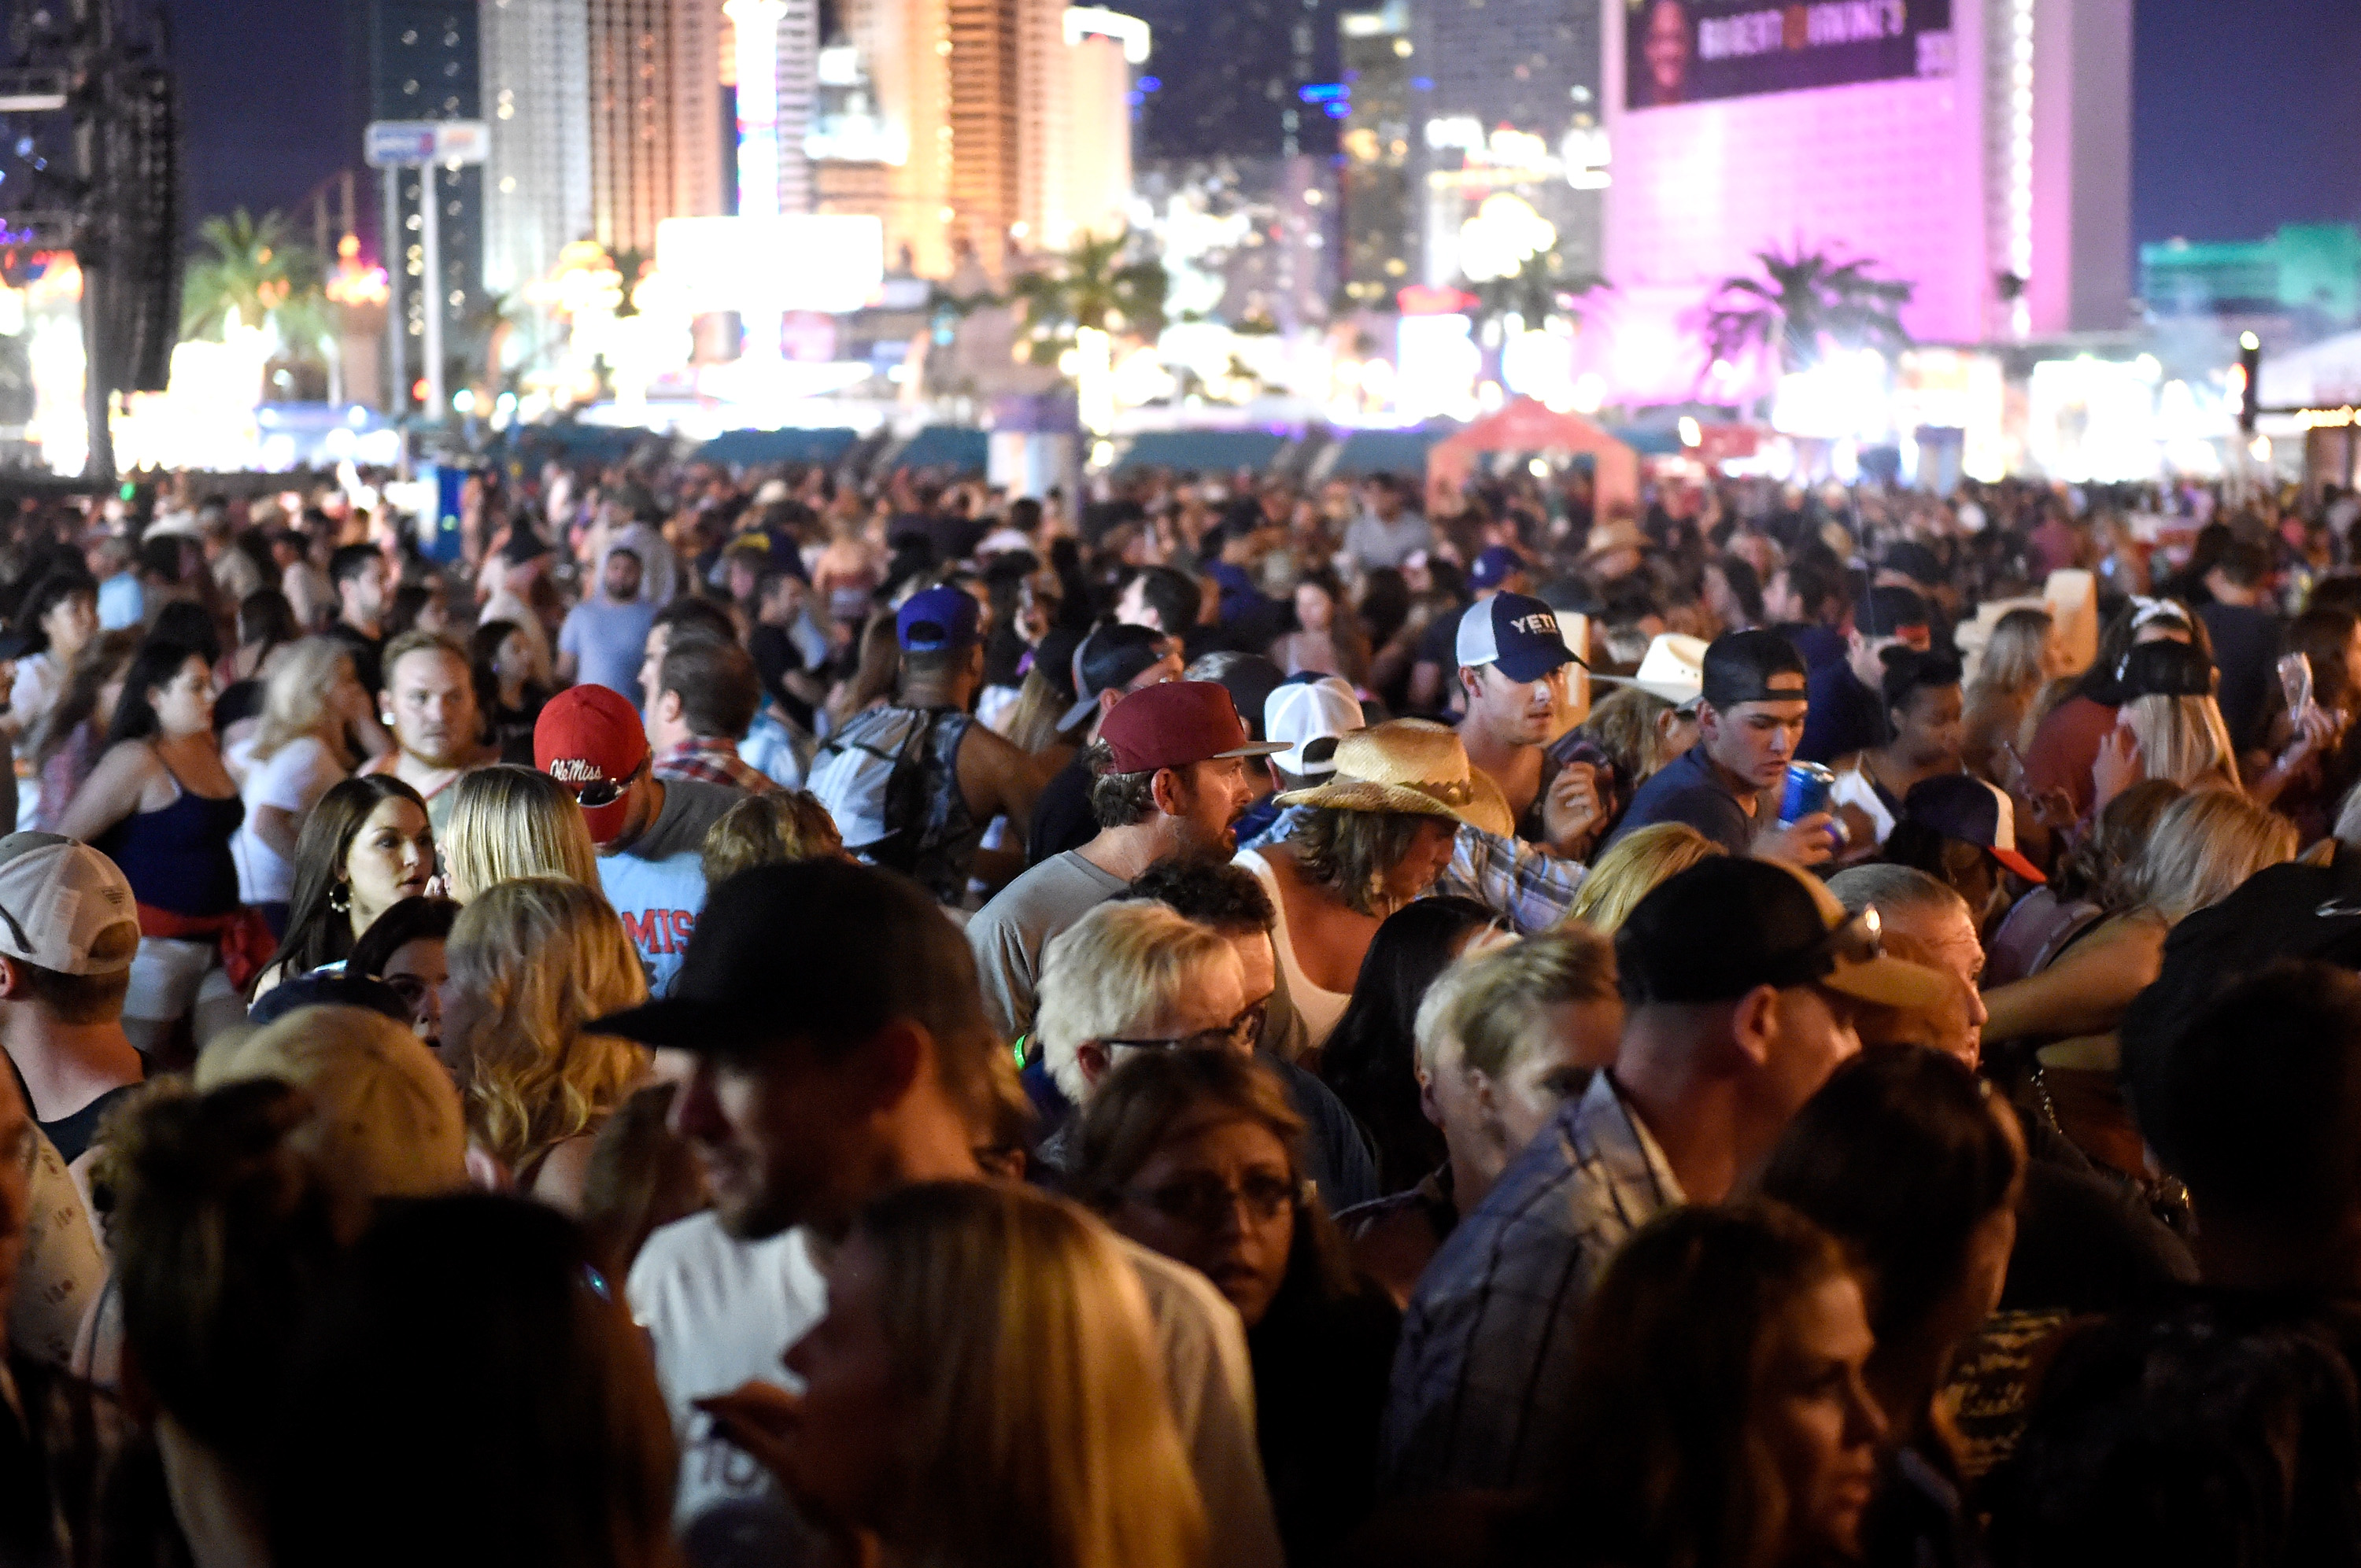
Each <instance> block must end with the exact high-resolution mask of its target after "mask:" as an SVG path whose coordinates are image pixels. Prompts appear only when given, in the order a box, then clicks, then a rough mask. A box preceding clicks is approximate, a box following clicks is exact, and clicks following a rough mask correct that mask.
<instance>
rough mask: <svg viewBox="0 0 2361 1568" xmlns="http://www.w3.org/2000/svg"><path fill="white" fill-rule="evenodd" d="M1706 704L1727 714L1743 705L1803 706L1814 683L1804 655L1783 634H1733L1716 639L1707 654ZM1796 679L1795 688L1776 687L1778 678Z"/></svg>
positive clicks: (1766, 631) (1758, 631) (1708, 648)
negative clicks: (1783, 704) (1811, 680)
mask: <svg viewBox="0 0 2361 1568" xmlns="http://www.w3.org/2000/svg"><path fill="white" fill-rule="evenodd" d="M1702 674H1703V678H1704V691H1703V693H1702V695H1703V696H1704V697H1705V700H1706V701H1708V702H1709V703H1711V704H1712V705H1713V706H1714V707H1715V708H1716V709H1718V710H1719V711H1721V712H1724V713H1727V712H1729V711H1730V709H1731V708H1733V707H1737V706H1738V705H1739V704H1740V703H1741V702H1801V701H1803V700H1804V688H1805V685H1806V683H1808V681H1809V680H1810V678H1811V676H1810V672H1809V671H1808V670H1806V668H1805V665H1804V655H1803V654H1801V653H1800V652H1796V650H1795V643H1793V642H1791V641H1788V640H1787V638H1786V635H1785V634H1784V633H1783V632H1777V631H1769V630H1754V631H1729V632H1724V633H1723V634H1722V635H1721V636H1719V637H1717V638H1715V639H1714V640H1713V641H1712V642H1710V643H1708V645H1707V647H1706V651H1705V665H1704V669H1703V671H1702ZM1779 675H1794V676H1795V685H1792V686H1788V687H1785V688H1779V687H1774V686H1773V685H1772V684H1771V682H1772V680H1773V677H1775V676H1779Z"/></svg>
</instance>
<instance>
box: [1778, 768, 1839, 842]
mask: <svg viewBox="0 0 2361 1568" xmlns="http://www.w3.org/2000/svg"><path fill="white" fill-rule="evenodd" d="M1836 787H1837V776H1836V774H1834V773H1830V772H1829V771H1828V769H1826V768H1824V767H1822V766H1820V764H1819V763H1817V762H1790V763H1788V764H1787V793H1786V794H1785V795H1783V796H1781V797H1780V801H1779V826H1780V827H1782V828H1786V827H1790V826H1792V825H1794V824H1795V823H1797V822H1800V821H1802V820H1803V819H1804V818H1805V817H1810V816H1812V815H1814V814H1815V813H1817V812H1822V811H1826V810H1827V809H1828V796H1829V795H1830V794H1832V793H1833V792H1834V791H1835V789H1836Z"/></svg>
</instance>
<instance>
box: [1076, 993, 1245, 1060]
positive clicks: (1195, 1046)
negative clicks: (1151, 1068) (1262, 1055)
mask: <svg viewBox="0 0 2361 1568" xmlns="http://www.w3.org/2000/svg"><path fill="white" fill-rule="evenodd" d="M1269 1016H1270V999H1269V998H1268V997H1265V998H1263V1000H1261V1001H1260V1002H1257V1003H1255V1004H1254V1005H1253V1006H1251V1007H1249V1008H1247V1009H1246V1011H1245V1012H1243V1013H1241V1014H1238V1015H1237V1016H1236V1017H1235V1018H1233V1019H1231V1020H1230V1021H1229V1022H1228V1023H1226V1024H1224V1025H1222V1026H1221V1027H1220V1028H1218V1029H1200V1030H1198V1031H1197V1032H1196V1033H1195V1034H1193V1035H1167V1036H1160V1037H1157V1038H1134V1039H1122V1040H1101V1041H1100V1042H1099V1044H1101V1045H1103V1046H1109V1047H1113V1046H1130V1047H1135V1048H1137V1049H1141V1050H1170V1049H1178V1050H1184V1051H1219V1050H1227V1049H1230V1048H1232V1047H1237V1046H1245V1047H1248V1048H1249V1049H1251V1048H1252V1047H1255V1046H1257V1045H1258V1044H1260V1043H1261V1041H1262V1029H1263V1024H1264V1022H1265V1021H1266V1020H1267V1019H1268V1017H1269Z"/></svg>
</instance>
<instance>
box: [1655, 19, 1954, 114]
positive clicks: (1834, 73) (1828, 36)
mask: <svg viewBox="0 0 2361 1568" xmlns="http://www.w3.org/2000/svg"><path fill="white" fill-rule="evenodd" d="M1623 33H1624V71H1625V74H1624V79H1623V82H1624V101H1625V106H1626V107H1627V108H1631V109H1661V108H1667V107H1671V106H1673V105H1675V104H1704V103H1710V102H1712V101H1714V100H1716V99H1721V98H1747V97H1753V96H1755V95H1758V94H1761V93H1799V92H1804V91H1806V90H1808V89H1811V88H1814V87H1840V86H1844V85H1846V84H1848V83H1850V82H1887V81H1892V80H1894V79H1895V78H1899V77H1916V76H1949V74H1951V0H1797V3H1795V4H1792V5H1766V4H1764V3H1763V0H1624V29H1623Z"/></svg>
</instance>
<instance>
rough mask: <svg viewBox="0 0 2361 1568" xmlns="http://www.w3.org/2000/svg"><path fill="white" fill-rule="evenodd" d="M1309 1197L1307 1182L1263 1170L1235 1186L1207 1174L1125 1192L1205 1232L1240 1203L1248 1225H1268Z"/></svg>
mask: <svg viewBox="0 0 2361 1568" xmlns="http://www.w3.org/2000/svg"><path fill="white" fill-rule="evenodd" d="M1311 1196H1312V1184H1311V1183H1310V1182H1308V1181H1296V1180H1293V1179H1289V1178H1286V1177H1279V1176H1273V1175H1272V1174H1271V1173H1270V1172H1268V1171H1263V1170H1257V1171H1252V1172H1249V1173H1248V1174H1247V1176H1246V1179H1244V1180H1243V1181H1240V1182H1238V1183H1236V1184H1235V1185H1233V1184H1231V1183H1230V1182H1227V1181H1224V1180H1223V1179H1221V1178H1220V1177H1218V1176H1214V1175H1212V1174H1210V1173H1208V1174H1205V1175H1202V1176H1183V1177H1178V1178H1176V1179H1173V1180H1170V1181H1168V1182H1166V1183H1165V1184H1164V1185H1163V1186H1161V1187H1145V1188H1142V1187H1134V1188H1129V1189H1126V1190H1125V1192H1124V1197H1125V1198H1126V1199H1127V1200H1128V1201H1131V1202H1134V1203H1137V1204H1139V1205H1141V1206H1142V1207H1144V1208H1148V1209H1153V1210H1155V1211H1156V1212H1158V1213H1159V1214H1161V1215H1163V1216H1164V1217H1165V1218H1166V1219H1168V1220H1175V1221H1178V1222H1180V1223H1182V1224H1185V1225H1192V1226H1194V1227H1196V1228H1197V1229H1199V1230H1205V1231H1210V1230H1213V1229H1216V1228H1217V1227H1219V1226H1220V1225H1221V1223H1222V1222H1224V1220H1227V1219H1228V1218H1229V1217H1230V1215H1231V1214H1232V1213H1234V1212H1236V1210H1237V1207H1238V1205H1239V1204H1241V1203H1243V1204H1245V1205H1246V1219H1247V1220H1248V1221H1249V1222H1250V1223H1259V1224H1268V1223H1270V1222H1271V1221H1273V1220H1276V1219H1278V1218H1279V1215H1280V1214H1282V1213H1284V1212H1286V1211H1287V1210H1288V1209H1290V1208H1291V1207H1293V1206H1294V1205H1295V1204H1297V1203H1299V1202H1309V1201H1311Z"/></svg>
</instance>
